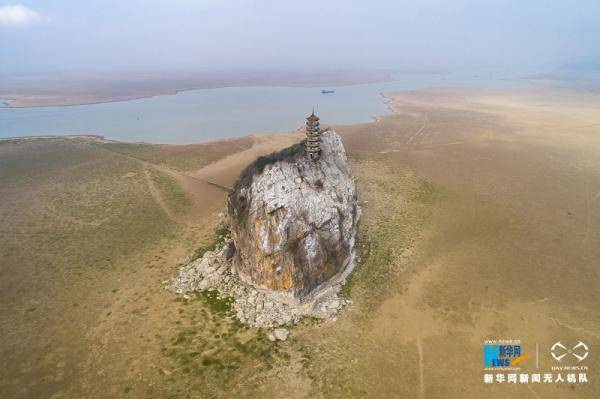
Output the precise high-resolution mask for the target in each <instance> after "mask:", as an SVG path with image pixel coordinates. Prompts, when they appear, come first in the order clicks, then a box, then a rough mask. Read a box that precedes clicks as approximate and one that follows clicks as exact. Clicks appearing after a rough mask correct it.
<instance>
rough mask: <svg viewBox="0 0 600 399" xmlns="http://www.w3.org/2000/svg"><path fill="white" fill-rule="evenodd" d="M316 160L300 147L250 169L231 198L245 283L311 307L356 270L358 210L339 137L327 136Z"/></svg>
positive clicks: (237, 261) (237, 260) (236, 257)
mask: <svg viewBox="0 0 600 399" xmlns="http://www.w3.org/2000/svg"><path fill="white" fill-rule="evenodd" d="M320 148H321V157H320V159H319V160H318V161H311V160H308V159H306V157H305V156H304V145H303V143H298V144H296V145H294V146H292V147H290V148H287V149H285V150H282V151H280V152H278V153H274V154H271V155H269V156H267V157H261V158H259V159H258V160H257V161H256V162H255V163H254V164H252V165H250V166H249V167H248V168H247V169H246V170H245V171H244V172H242V174H241V175H240V178H239V179H238V181H237V182H236V184H235V187H234V190H233V192H232V193H231V195H230V197H229V204H228V214H229V224H230V229H231V233H232V238H233V241H234V244H235V254H234V258H233V267H234V270H235V272H236V273H237V274H238V276H239V277H240V279H242V280H243V281H244V282H246V283H248V284H250V285H252V286H254V287H256V288H258V289H263V290H269V291H272V292H274V293H276V294H278V295H280V297H282V298H285V299H290V300H293V301H296V302H297V301H300V302H302V301H304V300H306V299H307V298H309V297H311V296H313V295H314V294H316V293H318V292H320V291H321V290H323V289H326V288H328V287H329V286H331V284H337V283H339V282H340V281H342V280H343V278H345V276H346V275H347V273H349V272H350V271H351V269H352V267H353V263H354V259H353V258H354V242H355V237H356V226H357V222H358V218H359V213H360V210H359V207H358V202H357V197H356V188H355V185H354V180H353V178H352V175H351V173H350V170H349V168H348V161H347V159H346V153H345V151H344V146H343V144H342V140H341V138H340V136H339V135H338V134H337V133H335V132H334V131H333V130H325V131H323V132H322V134H321V142H320Z"/></svg>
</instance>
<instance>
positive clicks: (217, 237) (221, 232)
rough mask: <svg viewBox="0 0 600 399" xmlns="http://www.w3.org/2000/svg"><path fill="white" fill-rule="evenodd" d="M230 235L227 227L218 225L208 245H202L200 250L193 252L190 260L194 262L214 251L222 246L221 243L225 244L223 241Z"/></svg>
mask: <svg viewBox="0 0 600 399" xmlns="http://www.w3.org/2000/svg"><path fill="white" fill-rule="evenodd" d="M230 234H231V232H230V231H229V228H228V227H227V226H225V225H220V226H219V227H217V228H216V229H215V234H214V236H213V238H212V240H211V241H210V242H209V243H208V244H205V245H202V246H201V247H200V248H198V249H196V250H195V251H194V253H193V254H192V259H191V260H192V261H194V260H196V259H200V258H201V257H203V256H204V254H205V253H206V252H208V251H214V250H215V249H217V248H218V247H219V246H221V245H223V243H225V240H226V239H227V238H228V237H229V236H230Z"/></svg>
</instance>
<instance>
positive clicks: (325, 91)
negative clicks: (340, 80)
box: [321, 89, 335, 94]
mask: <svg viewBox="0 0 600 399" xmlns="http://www.w3.org/2000/svg"><path fill="white" fill-rule="evenodd" d="M332 93H335V90H325V89H323V90H321V94H332Z"/></svg>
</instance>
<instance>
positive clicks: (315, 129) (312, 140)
mask: <svg viewBox="0 0 600 399" xmlns="http://www.w3.org/2000/svg"><path fill="white" fill-rule="evenodd" d="M320 136H321V128H320V127H319V117H318V116H316V115H315V107H314V106H313V111H312V114H310V115H309V116H308V117H307V118H306V141H305V148H306V158H308V159H310V160H311V161H317V160H318V159H319V158H320V156H321V149H320V148H319V142H320V141H321V137H320Z"/></svg>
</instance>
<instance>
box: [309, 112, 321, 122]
mask: <svg viewBox="0 0 600 399" xmlns="http://www.w3.org/2000/svg"><path fill="white" fill-rule="evenodd" d="M306 120H308V121H310V122H316V121H318V120H319V117H318V116H317V115H315V113H314V112H313V113H312V114H310V115H309V116H308V117H307V118H306Z"/></svg>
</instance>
